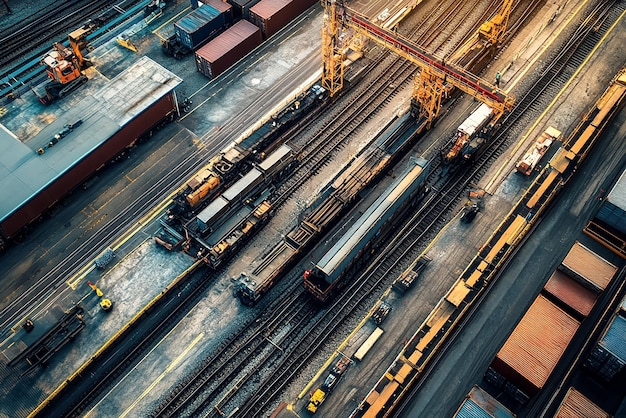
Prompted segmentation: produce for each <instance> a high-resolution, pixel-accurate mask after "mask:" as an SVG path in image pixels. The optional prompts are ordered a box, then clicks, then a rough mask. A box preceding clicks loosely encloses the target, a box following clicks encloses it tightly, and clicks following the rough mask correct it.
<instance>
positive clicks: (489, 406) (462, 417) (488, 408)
mask: <svg viewBox="0 0 626 418" xmlns="http://www.w3.org/2000/svg"><path fill="white" fill-rule="evenodd" d="M482 417H493V418H513V417H515V415H514V414H513V413H512V412H511V411H509V410H508V409H507V408H506V407H505V406H504V405H502V404H501V403H500V402H498V401H497V400H496V398H494V397H493V396H491V395H490V394H488V393H487V392H485V391H484V390H482V389H481V388H480V387H478V386H474V387H473V388H472V390H471V391H470V393H469V394H468V395H467V396H466V397H465V400H464V401H463V403H462V404H461V406H460V407H459V409H458V410H457V411H456V413H455V414H454V418H482Z"/></svg>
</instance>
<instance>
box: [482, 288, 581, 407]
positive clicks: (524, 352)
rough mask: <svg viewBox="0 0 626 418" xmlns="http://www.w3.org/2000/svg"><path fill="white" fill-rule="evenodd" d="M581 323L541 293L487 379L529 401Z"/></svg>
mask: <svg viewBox="0 0 626 418" xmlns="http://www.w3.org/2000/svg"><path fill="white" fill-rule="evenodd" d="M579 325H580V323H579V322H578V321H577V320H576V319H575V318H574V317H572V316H571V315H569V314H568V313H567V312H565V311H564V310H563V309H561V308H559V307H558V306H556V305H555V304H554V303H552V302H551V301H550V300H548V299H547V298H546V297H545V296H543V295H541V294H540V295H539V296H538V297H537V299H535V301H534V302H533V304H532V305H531V306H530V308H528V311H526V314H525V315H524V316H523V317H522V319H521V321H520V322H519V324H517V327H515V330H513V333H512V334H511V335H510V336H509V339H508V340H507V341H506V342H505V343H504V346H503V347H502V348H501V349H500V351H499V352H498V354H496V357H495V359H494V360H493V362H492V363H491V366H490V367H489V370H488V371H487V374H486V375H485V378H486V380H487V381H488V382H490V383H492V384H494V385H495V386H496V387H498V388H500V389H503V390H504V391H505V392H506V393H507V394H509V395H511V396H512V397H513V398H514V399H515V400H516V401H518V402H520V403H522V404H524V403H526V402H527V401H528V399H529V398H530V397H532V396H534V395H535V394H537V393H538V392H539V391H540V390H541V388H543V386H544V385H545V383H546V381H547V380H548V378H549V377H550V375H551V374H552V371H553V370H554V368H555V367H556V365H557V363H558V361H559V360H560V358H561V356H562V355H563V353H564V352H565V349H566V348H567V346H568V345H569V343H570V341H571V340H572V338H573V337H574V334H575V333H576V331H577V330H578V327H579ZM555 330H559V332H555Z"/></svg>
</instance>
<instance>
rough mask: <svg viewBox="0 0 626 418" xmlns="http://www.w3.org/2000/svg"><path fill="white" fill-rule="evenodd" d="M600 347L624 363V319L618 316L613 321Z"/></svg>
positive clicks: (625, 358) (625, 343) (625, 346)
mask: <svg viewBox="0 0 626 418" xmlns="http://www.w3.org/2000/svg"><path fill="white" fill-rule="evenodd" d="M600 346H602V347H603V348H605V349H606V350H607V351H609V352H610V353H611V354H613V355H614V356H615V357H617V358H618V359H620V360H621V361H622V362H624V363H626V318H624V317H622V316H619V315H618V316H616V317H615V318H614V319H613V322H612V323H611V326H610V327H609V329H607V330H606V334H605V335H604V338H602V340H601V341H600Z"/></svg>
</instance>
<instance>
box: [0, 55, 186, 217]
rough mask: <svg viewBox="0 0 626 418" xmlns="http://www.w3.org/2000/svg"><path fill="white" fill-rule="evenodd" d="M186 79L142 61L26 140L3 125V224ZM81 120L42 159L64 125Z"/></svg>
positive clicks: (0, 165)
mask: <svg viewBox="0 0 626 418" xmlns="http://www.w3.org/2000/svg"><path fill="white" fill-rule="evenodd" d="M181 82H182V80H181V79H180V78H179V77H178V76H176V75H175V74H174V73H172V72H170V71H168V70H167V69H165V68H164V67H162V66H161V65H159V64H157V63H156V62H155V61H153V60H151V59H150V58H148V57H142V58H140V59H139V60H137V61H136V62H135V63H133V64H132V65H131V66H130V67H129V68H127V69H126V70H124V71H123V72H122V73H120V74H119V75H118V76H116V77H115V78H113V79H112V80H111V81H109V82H108V83H107V85H106V86H104V87H103V88H101V89H100V90H98V91H96V92H94V93H92V94H85V93H84V94H85V97H84V98H83V99H82V100H81V101H80V103H79V104H78V105H76V106H72V107H71V108H69V109H67V111H65V112H64V113H63V114H62V116H60V117H58V118H56V120H54V121H53V122H51V123H50V124H49V125H47V126H46V127H44V128H43V129H42V130H41V131H40V132H39V133H37V134H36V135H35V136H33V137H32V138H29V139H28V140H26V141H25V142H26V143H24V142H21V141H20V140H19V139H18V138H17V137H16V136H15V135H13V134H12V133H11V132H9V131H8V130H7V129H6V128H5V127H4V126H2V125H0V221H3V220H4V219H6V218H7V217H8V216H10V215H11V214H12V213H13V212H15V211H17V210H18V209H19V208H20V207H22V206H23V205H24V204H26V202H28V201H29V200H30V199H32V198H33V197H35V196H36V195H37V194H38V193H40V192H41V191H42V190H44V189H45V188H46V187H47V186H49V185H50V184H52V183H53V182H54V181H56V180H57V179H58V178H59V177H61V176H62V175H63V174H64V173H65V172H67V171H68V170H70V169H71V168H72V167H74V166H75V165H76V164H77V163H78V162H80V161H81V160H83V159H84V158H85V157H87V156H88V155H89V154H90V153H91V152H93V151H94V150H95V149H97V148H98V147H100V146H102V145H103V144H104V143H105V142H106V141H107V140H108V139H109V138H110V137H111V136H112V135H113V134H115V133H116V132H117V131H119V130H120V129H122V127H124V126H125V125H126V124H128V123H129V122H130V121H131V120H133V119H134V118H135V117H136V116H137V115H139V114H140V113H141V112H143V111H144V110H146V109H147V108H148V107H150V106H151V105H152V104H154V103H155V102H156V101H158V100H160V99H161V98H162V97H163V96H165V95H166V94H168V93H170V92H171V91H172V90H173V89H174V88H175V87H176V86H178V85H179V84H180V83H181ZM78 120H81V121H82V124H81V125H79V126H77V127H76V128H75V129H74V130H73V131H72V132H71V133H69V134H68V135H67V136H66V137H64V138H62V139H61V140H59V142H58V143H57V144H56V145H54V146H53V147H51V148H47V149H46V150H45V153H44V154H43V155H39V154H37V148H39V147H45V146H46V144H48V142H50V140H51V139H52V138H53V137H54V135H55V133H57V132H59V131H61V130H62V129H63V127H64V126H65V125H66V124H68V123H69V124H71V123H74V122H77V121H78Z"/></svg>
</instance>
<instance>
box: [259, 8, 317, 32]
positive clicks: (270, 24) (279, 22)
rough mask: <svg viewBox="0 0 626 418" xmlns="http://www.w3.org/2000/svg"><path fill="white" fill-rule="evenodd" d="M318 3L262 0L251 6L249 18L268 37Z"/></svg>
mask: <svg viewBox="0 0 626 418" xmlns="http://www.w3.org/2000/svg"><path fill="white" fill-rule="evenodd" d="M316 3H318V0H261V1H260V2H259V3H257V4H256V5H255V6H253V7H251V8H250V17H249V20H250V22H252V23H254V24H255V25H257V26H258V27H259V28H261V31H262V32H263V36H264V38H265V39H267V38H269V37H270V36H272V35H274V34H275V33H277V32H278V31H280V30H281V29H282V28H284V27H285V26H287V24H289V22H291V21H292V20H293V19H295V18H296V17H298V16H299V15H300V14H301V13H303V12H304V11H305V10H306V9H308V8H309V7H311V6H313V5H314V4H316Z"/></svg>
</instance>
